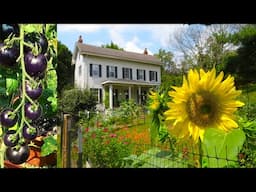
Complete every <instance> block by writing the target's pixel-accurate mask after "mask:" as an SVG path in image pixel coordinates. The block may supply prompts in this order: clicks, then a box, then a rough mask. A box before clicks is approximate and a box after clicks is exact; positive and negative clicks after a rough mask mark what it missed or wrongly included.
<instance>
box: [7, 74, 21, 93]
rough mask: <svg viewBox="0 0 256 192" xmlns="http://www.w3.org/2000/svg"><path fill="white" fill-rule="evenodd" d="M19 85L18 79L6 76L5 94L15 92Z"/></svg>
mask: <svg viewBox="0 0 256 192" xmlns="http://www.w3.org/2000/svg"><path fill="white" fill-rule="evenodd" d="M18 87H19V81H18V80H17V79H13V78H6V94H7V95H11V94H12V93H14V92H16V91H17V89H18Z"/></svg>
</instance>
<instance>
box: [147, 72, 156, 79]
mask: <svg viewBox="0 0 256 192" xmlns="http://www.w3.org/2000/svg"><path fill="white" fill-rule="evenodd" d="M149 81H157V72H156V71H149Z"/></svg>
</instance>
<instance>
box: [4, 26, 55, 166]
mask: <svg viewBox="0 0 256 192" xmlns="http://www.w3.org/2000/svg"><path fill="white" fill-rule="evenodd" d="M17 26H18V28H17ZM4 27H5V28H4ZM8 27H9V28H8ZM0 40H1V41H2V42H0V43H1V44H0V111H1V113H0V135H1V136H2V137H1V140H0V144H1V148H0V150H1V151H0V166H1V167H4V165H3V164H4V163H3V161H4V159H5V158H6V159H7V160H9V161H11V162H12V163H14V164H21V163H24V162H25V161H26V160H27V158H28V156H29V146H34V144H33V139H35V138H36V137H37V136H39V135H40V133H39V126H38V125H37V124H36V123H35V121H38V119H39V118H41V117H50V116H54V115H55V114H56V111H57V99H56V98H57V94H56V88H57V79H56V78H57V76H56V71H55V68H56V65H57V64H56V63H57V62H56V55H57V51H56V50H57V38H56V25H54V24H20V25H17V24H1V28H0ZM17 50H19V54H17Z"/></svg>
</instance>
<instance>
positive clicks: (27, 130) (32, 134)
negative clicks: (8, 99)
mask: <svg viewBox="0 0 256 192" xmlns="http://www.w3.org/2000/svg"><path fill="white" fill-rule="evenodd" d="M22 135H23V137H24V138H25V139H28V140H33V139H35V138H36V137H37V135H38V129H37V128H35V127H28V126H26V125H25V126H24V127H23V129H22Z"/></svg>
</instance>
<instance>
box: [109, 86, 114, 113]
mask: <svg viewBox="0 0 256 192" xmlns="http://www.w3.org/2000/svg"><path fill="white" fill-rule="evenodd" d="M109 108H110V109H113V85H109Z"/></svg>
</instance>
